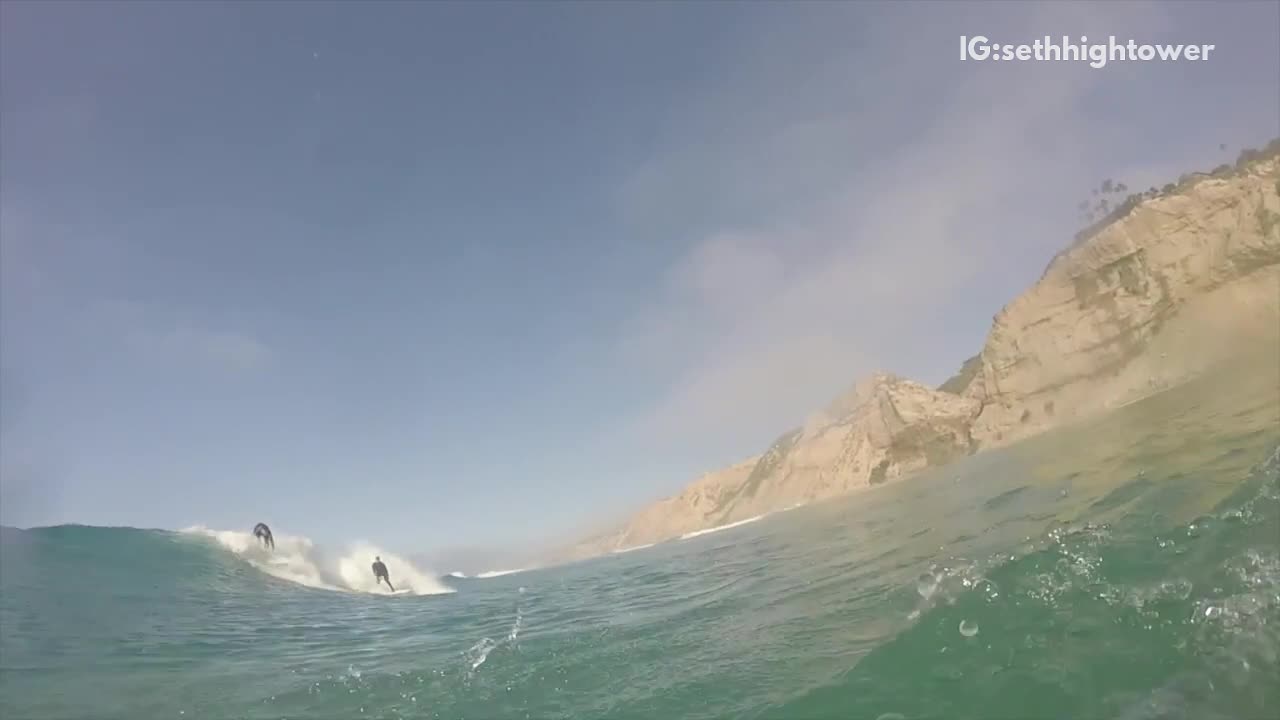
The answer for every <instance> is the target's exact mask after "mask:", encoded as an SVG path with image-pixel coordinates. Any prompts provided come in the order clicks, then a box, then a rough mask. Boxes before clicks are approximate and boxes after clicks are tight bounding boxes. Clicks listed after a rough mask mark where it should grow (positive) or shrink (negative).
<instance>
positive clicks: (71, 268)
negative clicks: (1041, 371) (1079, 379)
mask: <svg viewBox="0 0 1280 720" xmlns="http://www.w3.org/2000/svg"><path fill="white" fill-rule="evenodd" d="M976 34H982V35H986V36H988V37H989V38H991V40H992V41H994V42H1015V43H1020V42H1032V41H1034V40H1035V39H1036V38H1037V37H1042V36H1043V35H1045V34H1049V35H1052V36H1054V37H1059V36H1061V35H1063V34H1068V35H1072V36H1078V35H1081V34H1084V35H1088V36H1090V39H1091V40H1092V39H1094V38H1105V37H1106V36H1107V35H1116V36H1117V37H1120V38H1121V39H1122V40H1123V39H1127V38H1129V37H1133V38H1134V39H1135V40H1136V41H1137V42H1139V43H1143V42H1150V43H1160V42H1171V43H1198V44H1200V43H1204V44H1213V45H1215V49H1214V50H1213V51H1212V53H1211V55H1210V57H1209V60H1207V61H1201V62H1185V61H1184V62H1165V63H1160V62H1151V63H1112V64H1109V65H1107V66H1106V67H1104V68H1102V69H1093V68H1090V67H1089V66H1088V65H1087V64H1085V63H1037V62H1021V63H1018V62H1014V63H991V62H987V63H979V62H974V61H967V62H966V61H962V60H961V59H960V52H959V49H960V36H961V35H970V36H972V35H976ZM1278 134H1280V5H1278V4H1276V3H1274V2H1254V3H1248V2H1235V3H1224V4H1221V5H1219V4H1216V3H1207V4H1198V3H1192V2H1185V3H1150V4H1126V3H1092V2H1088V3H1080V4H1043V5H1041V4H1034V5H1033V4H1030V3H1026V4H1022V3H994V4H975V3H962V2H956V3H923V4H909V3H892V4H875V3H870V2H857V3H852V2H851V3H814V4H803V3H711V2H706V3H679V4H676V3H657V2H654V3H631V4H629V3H621V2H619V3H588V2H577V3H551V2H547V3H501V2H492V3H474V4H448V3H443V2H440V3H386V4H378V3H338V4H332V3H329V4H322V3H303V2H288V3H284V2H279V3H254V4H250V3H224V4H218V3H154V2H148V3H137V4H126V3H115V2H90V3H82V4H81V3H74V2H58V3H39V4H29V3H23V2H16V1H13V0H10V1H8V2H4V3H2V4H0V253H2V254H0V522H3V523H4V524H7V525H18V526H34V525H47V524H55V523H65V522H77V523H86V524H96V525H131V526H139V527H162V528H182V527H187V526H190V525H195V524H203V525H206V526H209V527H215V528H249V527H251V526H252V525H253V523H255V522H257V521H260V520H261V521H267V522H269V523H270V524H272V526H273V527H274V528H276V530H277V532H284V533H289V534H302V535H307V536H310V537H312V538H316V539H319V540H322V541H342V540H349V539H354V538H361V539H369V540H373V541H378V542H381V543H384V544H385V545H386V546H392V547H397V548H404V549H407V550H415V551H425V550H429V549H432V548H440V547H446V546H497V545H508V546H527V545H528V544H529V543H533V542H538V541H540V540H542V539H545V538H550V537H568V536H571V535H573V534H574V533H576V532H581V531H583V530H584V529H585V528H588V527H594V526H596V525H599V524H600V523H604V522H608V521H611V520H613V519H616V518H617V517H620V516H621V514H623V513H626V512H627V511H629V510H631V509H635V508H637V507H638V506H640V505H642V504H643V503H646V502H648V501H651V500H654V499H657V498H659V497H661V496H664V495H667V494H670V493H672V492H675V491H677V490H678V489H679V488H680V487H681V486H683V485H684V484H686V483H687V482H689V481H690V480H692V479H694V478H695V477H696V476H697V475H699V474H700V473H703V472H706V471H708V470H712V469H715V468H717V467H720V466H723V465H726V464H728V463H731V462H735V461H738V460H741V459H743V458H745V457H748V456H750V455H753V454H755V453H758V452H760V451H761V450H763V449H764V448H765V447H767V446H768V444H769V443H770V442H771V441H772V440H773V439H774V438H775V437H776V436H778V435H779V434H781V433H783V432H785V431H786V430H788V429H789V428H791V427H793V426H796V425H799V424H800V423H802V422H803V421H804V419H805V417H806V416H807V415H808V414H810V413H812V412H814V411H815V410H817V409H819V408H820V407H821V406H823V405H825V404H826V403H827V402H829V401H830V400H831V399H832V398H834V397H835V396H837V395H838V394H840V393H841V392H843V391H845V390H846V389H847V388H848V387H849V386H851V385H852V384H853V383H854V382H855V381H856V380H857V378H858V377H860V376H862V375H865V374H867V373H869V372H872V371H875V370H887V371H891V372H895V373H898V374H901V375H903V376H906V377H909V378H913V379H916V380H919V381H921V382H926V383H930V384H937V383H940V382H942V381H943V380H945V379H946V378H947V377H948V376H949V375H950V374H951V373H952V372H954V371H955V370H956V369H957V368H958V367H959V365H960V363H961V362H962V361H963V360H964V359H965V358H967V357H969V356H971V355H973V354H975V353H976V352H977V351H978V350H979V349H980V347H981V345H982V342H983V340H984V337H985V335H986V333H987V331H988V330H989V328H990V325H991V320H992V316H993V315H994V314H995V313H996V312H997V311H999V309H1000V308H1001V306H1003V305H1004V304H1005V303H1006V302H1008V301H1010V300H1011V299H1012V298H1013V297H1014V296H1015V295H1016V294H1017V293H1019V292H1021V291H1022V290H1024V289H1025V288H1027V287H1028V286H1029V285H1030V284H1031V283H1033V282H1035V280H1036V279H1037V278H1038V277H1039V275H1040V273H1041V272H1042V271H1043V269H1044V267H1045V265H1046V264H1047V263H1048V261H1049V260H1050V258H1051V257H1052V256H1053V254H1054V253H1055V252H1057V251H1058V250H1059V249H1061V248H1063V247H1065V246H1066V245H1067V244H1068V243H1069V242H1070V240H1071V236H1072V234H1073V233H1074V232H1075V231H1077V230H1078V229H1080V225H1081V222H1080V219H1079V217H1078V212H1077V209H1076V205H1077V204H1078V202H1079V201H1080V200H1081V199H1084V198H1085V197H1087V196H1088V193H1089V190H1090V189H1091V188H1093V187H1096V186H1097V184H1098V183H1099V181H1100V180H1102V179H1103V178H1115V179H1117V180H1121V181H1124V182H1126V183H1127V184H1128V185H1129V186H1130V187H1132V188H1146V187H1148V186H1150V185H1163V184H1164V183H1166V182H1169V181H1172V180H1174V179H1176V178H1177V176H1178V175H1180V174H1182V173H1184V172H1188V171H1192V170H1208V169H1210V168H1212V167H1214V166H1216V165H1218V164H1220V163H1222V162H1231V161H1234V159H1235V157H1236V155H1237V153H1238V152H1239V150H1240V148H1242V147H1247V146H1252V147H1261V146H1262V145H1263V144H1265V143H1266V142H1267V141H1268V140H1269V139H1271V138H1272V137H1274V136H1276V135H1278ZM1223 144H1225V145H1226V146H1227V148H1226V149H1225V150H1223V149H1222V148H1221V147H1220V146H1221V145H1223Z"/></svg>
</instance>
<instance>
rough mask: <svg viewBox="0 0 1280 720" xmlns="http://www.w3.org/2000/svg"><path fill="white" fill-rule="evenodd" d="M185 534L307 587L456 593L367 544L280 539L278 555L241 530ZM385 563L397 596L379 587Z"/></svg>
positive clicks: (279, 536)
mask: <svg viewBox="0 0 1280 720" xmlns="http://www.w3.org/2000/svg"><path fill="white" fill-rule="evenodd" d="M182 532H184V533H189V534H194V535H203V536H205V537H209V538H212V539H214V540H216V541H217V542H218V544H219V545H221V546H222V547H224V548H226V549H227V550H230V551H231V552H233V553H235V554H236V555H238V556H240V557H241V558H244V559H245V560H246V561H248V562H249V564H250V565H253V566H254V567H256V568H258V569H259V570H261V571H263V572H265V573H267V574H268V575H272V576H274V577H278V578H280V579H281V580H288V581H289V582H295V583H298V584H299V585H306V586H307V587H313V588H323V589H325V590H336V591H339V592H360V593H372V594H379V595H391V594H395V595H402V594H413V595H438V594H441V593H450V592H454V589H453V588H451V587H448V586H447V585H444V584H443V583H441V582H440V580H439V579H438V578H437V577H435V576H434V575H432V574H430V573H428V572H424V571H422V570H419V569H418V568H417V567H415V566H414V565H413V563H411V562H409V561H408V560H407V559H405V558H403V557H401V556H399V555H396V554H394V553H389V552H387V551H385V550H383V549H381V548H378V547H376V546H374V545H373V544H371V543H368V542H365V541H357V542H354V543H351V544H350V545H349V546H347V548H346V549H345V550H343V551H340V552H330V551H327V550H326V549H325V548H321V547H318V546H317V545H316V544H315V543H313V542H312V541H311V539H310V538H306V537H301V536H293V535H282V534H278V533H277V534H276V535H275V544H276V546H275V549H274V550H272V549H271V548H268V547H265V546H263V544H262V542H261V541H259V540H258V538H256V537H254V536H253V534H252V533H248V532H241V531H239V530H211V529H209V528H206V527H204V526H199V525H198V526H195V527H190V528H187V529H185V530H183V531H182ZM375 557H381V558H382V562H383V563H385V564H386V566H387V570H388V571H389V572H390V574H391V582H392V583H393V584H395V586H396V591H395V593H392V592H391V590H390V589H389V588H388V587H387V586H386V585H380V584H378V582H377V581H376V580H375V579H374V577H373V569H372V567H371V566H372V564H373V559H374V558H375Z"/></svg>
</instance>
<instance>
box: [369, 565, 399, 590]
mask: <svg viewBox="0 0 1280 720" xmlns="http://www.w3.org/2000/svg"><path fill="white" fill-rule="evenodd" d="M373 579H374V580H376V581H378V582H379V583H381V582H382V581H383V580H386V581H387V587H389V588H391V592H395V591H396V588H395V586H394V585H392V584H391V575H389V574H388V573H387V566H386V565H383V564H382V558H381V557H380V556H378V557H374V558H373Z"/></svg>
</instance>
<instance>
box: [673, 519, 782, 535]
mask: <svg viewBox="0 0 1280 720" xmlns="http://www.w3.org/2000/svg"><path fill="white" fill-rule="evenodd" d="M766 514H767V513H766ZM763 517H764V515H756V516H755V517H749V518H747V519H746V520H739V521H737V522H731V523H729V524H727V525H717V526H716V527H713V528H706V529H705V530H694V531H693V532H687V533H685V534H683V535H681V536H680V539H681V540H688V539H689V538H696V537H698V536H699V535H707V534H709V533H714V532H720V531H721V530H728V529H729V528H735V527H738V526H739V525H746V524H747V523H753V522H755V521H757V520H759V519H761V518H763Z"/></svg>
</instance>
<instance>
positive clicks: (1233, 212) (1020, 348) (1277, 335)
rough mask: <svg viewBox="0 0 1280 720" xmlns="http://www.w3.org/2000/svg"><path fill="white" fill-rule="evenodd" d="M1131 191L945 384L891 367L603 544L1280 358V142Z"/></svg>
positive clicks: (816, 492)
mask: <svg viewBox="0 0 1280 720" xmlns="http://www.w3.org/2000/svg"><path fill="white" fill-rule="evenodd" d="M1187 177H1188V178H1189V180H1187V181H1186V182H1183V183H1182V184H1181V185H1180V186H1177V187H1171V188H1168V189H1167V190H1166V192H1165V193H1163V194H1161V195H1159V196H1150V195H1148V196H1139V197H1135V198H1131V199H1130V201H1127V202H1126V203H1125V204H1124V205H1123V206H1122V208H1121V209H1120V210H1118V211H1117V212H1116V213H1114V214H1113V215H1112V216H1110V217H1108V218H1107V220H1106V222H1104V223H1100V224H1098V225H1096V226H1094V227H1091V228H1089V229H1088V230H1087V231H1086V232H1085V233H1082V234H1081V235H1080V236H1078V237H1077V240H1076V242H1075V243H1073V244H1072V246H1071V247H1069V248H1068V249H1067V250H1065V251H1063V252H1062V253H1060V254H1059V255H1058V256H1057V257H1055V258H1054V259H1053V261H1052V262H1051V263H1050V264H1049V266H1048V267H1047V268H1046V270H1045V272H1044V275H1043V276H1042V277H1041V278H1040V280H1039V281H1038V282H1037V283H1036V284H1035V285H1034V286H1033V287H1031V288H1030V289H1029V290H1027V291H1026V292H1025V293H1023V294H1022V295H1021V296H1019V297H1018V298H1016V299H1015V300H1014V301H1013V302H1011V303H1009V304H1008V305H1007V306H1005V307H1004V309H1002V310H1001V311H1000V312H999V313H998V314H997V315H996V316H995V318H994V321H993V324H992V328H991V331H990V332H989V334H988V336H987V340H986V343H985V344H984V346H983V348H982V351H981V352H980V353H979V354H978V355H976V356H975V357H972V358H970V359H969V360H967V361H966V362H965V364H964V366H963V367H962V368H961V370H960V372H959V373H957V375H956V376H955V377H953V378H951V379H950V380H948V381H947V382H946V383H944V384H943V386H942V387H940V388H938V389H936V390H935V389H931V388H928V387H925V386H924V385H921V384H919V383H915V382H912V381H909V380H905V379H902V378H899V377H896V376H894V375H890V374H886V373H879V374H876V375H873V376H871V377H870V378H867V379H865V380H864V381H862V382H860V383H858V384H857V385H856V386H855V387H854V388H853V389H852V390H851V391H850V392H848V393H847V394H845V395H844V396H842V397H840V398H839V399H837V400H836V401H835V402H833V403H832V404H831V405H830V406H829V407H827V408H826V409H824V410H823V411H822V412H819V413H817V414H816V415H815V416H814V417H812V418H810V419H809V421H808V422H806V423H805V425H804V426H803V427H799V428H796V429H793V430H791V431H789V432H787V433H785V434H784V435H782V436H781V437H780V438H778V440H777V441H775V442H774V444H773V445H772V446H771V447H770V448H769V449H768V450H767V451H766V452H765V453H764V454H762V455H761V456H759V457H758V458H752V459H751V460H748V461H746V462H743V463H739V464H737V465H734V466H732V467H730V468H726V469H724V470H722V471H718V472H715V473H710V474H708V475H705V476H703V477H702V478H700V479H699V480H698V481H696V482H695V483H693V484H692V485H690V486H689V487H688V488H686V489H685V490H684V491H683V492H682V493H680V494H679V495H676V496H673V497H670V498H667V499H665V500H662V501H660V502H658V503H656V504H654V505H651V506H650V507H648V508H646V509H644V510H643V511H641V512H640V513H638V514H637V515H636V516H635V517H633V518H632V519H631V520H630V521H629V522H628V523H627V524H626V525H625V526H624V527H623V528H621V529H620V530H618V531H617V532H616V533H611V534H609V535H607V536H605V537H602V538H598V539H597V540H596V541H593V542H592V543H591V547H592V548H594V549H595V550H596V551H599V550H612V549H619V548H625V547H630V546H635V545H642V544H648V543H652V542H657V541H661V540H665V539H669V538H673V537H678V536H680V535H682V534H684V533H687V532H690V531H694V530H699V529H704V528H708V527H715V526H717V525H722V524H726V523H731V522H736V521H738V520H743V519H746V518H749V517H753V516H755V515H760V514H762V513H766V512H769V511H772V510H778V509H782V508H786V507H790V506H792V505H795V504H797V503H805V502H810V501H813V500H819V499H823V498H827V497H832V496H836V495H843V494H846V493H850V492H855V491H858V490H862V489H866V488H870V487H873V486H875V485H879V484H882V483H886V482H889V481H892V480H894V479H896V478H900V477H903V476H906V475H909V474H912V473H915V472H917V471H919V470H922V469H924V468H926V467H931V466H938V465H943V464H945V463H948V462H951V461H952V460H955V459H957V458H959V457H962V456H965V455H968V454H970V453H973V452H977V451H979V450H981V449H985V448H990V447H995V446H999V445H1004V444H1008V443H1011V442H1014V441H1016V440H1019V439H1022V438H1026V437H1028V436H1030V435H1034V434H1036V433H1039V432H1043V431H1044V430H1047V429H1049V428H1051V427H1054V426H1057V425H1061V424H1064V423H1068V422H1072V421H1077V420H1080V419H1082V418H1086V417H1089V416H1090V415H1092V414H1095V413H1098V412H1102V411H1105V410H1108V409H1110V408H1114V407H1117V406H1120V405H1124V404H1127V403H1131V402H1134V401H1136V400H1138V399H1141V398H1142V397H1145V396H1148V395H1151V394H1153V393H1155V392H1159V391H1160V390H1163V389H1166V388H1168V387H1171V386H1174V385H1177V384H1180V383H1182V382H1185V381H1187V380H1190V379H1192V378H1194V377H1196V376H1197V375H1199V374H1202V373H1204V372H1206V371H1208V370H1210V369H1212V368H1213V367H1215V366H1216V365H1218V364H1220V363H1223V362H1227V361H1231V360H1234V359H1236V358H1238V357H1239V356H1240V355H1241V354H1243V353H1262V354H1263V357H1264V359H1266V360H1267V361H1268V362H1270V361H1274V363H1276V367H1277V368H1280V140H1278V141H1273V142H1272V143H1271V145H1269V146H1268V147H1267V150H1266V151H1264V152H1263V153H1256V152H1251V153H1249V154H1246V155H1242V160H1241V162H1240V163H1239V165H1238V166H1237V167H1236V168H1234V169H1231V170H1230V171H1229V172H1227V171H1223V170H1222V169H1221V168H1220V169H1219V170H1218V171H1215V172H1214V173H1213V174H1211V175H1200V174H1197V175H1194V176H1187Z"/></svg>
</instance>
